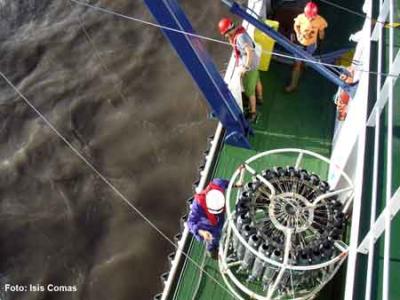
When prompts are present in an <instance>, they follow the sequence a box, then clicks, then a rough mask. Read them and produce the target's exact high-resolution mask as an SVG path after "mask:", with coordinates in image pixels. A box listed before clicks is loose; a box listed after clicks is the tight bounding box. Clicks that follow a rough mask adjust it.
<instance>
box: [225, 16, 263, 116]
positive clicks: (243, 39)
mask: <svg viewBox="0 0 400 300" xmlns="http://www.w3.org/2000/svg"><path fill="white" fill-rule="evenodd" d="M218 29H219V32H220V33H221V35H223V36H224V37H225V38H227V39H229V42H230V44H231V45H232V47H233V50H234V55H235V58H236V66H237V67H239V72H240V74H241V76H242V80H243V86H244V93H245V95H246V96H247V97H248V98H249V103H250V111H249V120H250V121H252V122H254V121H255V119H256V116H257V108H256V103H257V101H258V102H259V103H260V104H261V103H262V85H261V81H260V76H259V73H258V65H259V63H260V55H259V54H258V53H257V52H256V51H255V50H256V47H255V44H254V42H253V40H252V39H251V37H250V35H249V34H248V33H247V32H246V30H245V29H244V28H243V27H242V26H236V25H235V23H233V22H232V20H231V19H228V18H224V19H221V20H220V21H219V23H218ZM256 90H257V91H256Z"/></svg>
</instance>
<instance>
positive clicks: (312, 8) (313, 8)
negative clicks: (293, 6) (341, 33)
mask: <svg viewBox="0 0 400 300" xmlns="http://www.w3.org/2000/svg"><path fill="white" fill-rule="evenodd" d="M304 14H305V16H306V17H307V18H315V17H316V16H317V15H318V6H317V4H315V3H314V2H311V1H310V2H308V3H307V4H306V6H305V7H304Z"/></svg>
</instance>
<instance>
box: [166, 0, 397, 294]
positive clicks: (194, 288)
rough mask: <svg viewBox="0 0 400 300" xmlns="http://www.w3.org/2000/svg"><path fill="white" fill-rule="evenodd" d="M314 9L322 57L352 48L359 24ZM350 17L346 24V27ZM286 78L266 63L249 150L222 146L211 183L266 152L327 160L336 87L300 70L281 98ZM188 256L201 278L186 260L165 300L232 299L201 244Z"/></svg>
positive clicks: (286, 70) (282, 69) (282, 159)
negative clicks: (321, 28) (300, 152)
mask: <svg viewBox="0 0 400 300" xmlns="http://www.w3.org/2000/svg"><path fill="white" fill-rule="evenodd" d="M339 2H340V1H339ZM342 2H343V3H344V4H345V6H346V7H348V8H350V9H354V10H356V11H361V5H362V3H361V2H360V1H357V0H348V1H342ZM320 8H321V11H322V12H323V15H324V17H325V18H326V19H327V20H328V22H329V24H330V26H329V28H328V30H327V32H326V36H327V37H328V39H327V40H326V41H324V45H323V47H322V48H323V50H322V53H324V52H327V51H329V50H330V51H333V50H338V49H341V48H346V47H352V46H354V45H352V44H350V43H349V42H348V36H349V34H350V33H351V32H356V31H358V30H359V29H360V28H361V23H362V22H363V19H362V18H358V17H354V16H353V17H352V16H348V15H346V17H348V19H346V20H347V21H346V22H343V21H342V20H343V17H344V15H343V13H342V12H340V11H339V13H338V11H337V10H336V9H334V8H332V7H330V6H327V5H324V4H321V5H320ZM350 17H351V22H348V20H349V19H350ZM329 37H331V38H329ZM290 73H291V66H288V65H284V64H279V63H276V62H272V63H271V67H270V70H269V71H268V72H261V79H262V82H263V87H264V95H263V100H264V103H263V105H262V106H260V107H258V114H259V116H258V118H257V121H256V123H255V124H253V129H254V133H255V134H254V136H253V137H251V138H250V142H251V145H252V147H253V149H252V150H245V149H239V148H235V147H232V146H226V145H225V146H223V149H222V151H221V152H220V153H219V157H218V162H217V166H216V168H215V170H214V174H213V177H225V178H230V177H231V176H232V173H233V172H234V171H235V169H236V168H237V167H238V165H239V164H240V163H242V162H243V161H244V160H246V159H247V158H249V157H251V156H253V155H254V154H256V153H259V152H263V151H266V150H271V149H278V148H301V149H306V150H311V151H314V152H317V153H319V154H321V155H323V156H326V157H329V156H330V151H331V140H332V134H333V126H334V119H335V109H336V106H335V105H334V104H333V102H332V97H333V95H334V94H335V92H336V87H335V86H334V85H333V84H331V83H330V82H328V81H327V80H326V79H324V78H323V77H322V76H321V75H319V74H317V73H316V72H315V71H314V70H312V69H311V68H306V69H305V71H304V73H303V74H302V77H301V81H300V85H299V87H298V89H297V90H296V91H295V92H294V93H291V94H287V93H285V92H284V86H285V85H286V84H287V83H288V82H289V79H290ZM265 163H266V166H262V167H261V166H254V167H256V169H260V168H262V169H266V168H269V167H271V166H287V165H294V160H293V158H288V157H287V156H284V155H279V156H275V157H274V160H273V162H265ZM302 166H303V167H304V168H306V169H308V170H310V171H313V172H316V173H318V174H320V175H322V176H323V175H326V173H327V169H326V166H325V165H321V164H320V163H318V162H317V161H316V160H313V159H305V160H304V162H303V165H302ZM188 254H189V255H190V257H191V258H192V259H193V260H194V261H195V262H196V264H198V265H200V266H202V267H203V268H204V270H205V271H206V272H207V274H204V273H202V272H201V271H200V270H199V268H198V266H196V265H194V264H193V263H192V262H190V261H188V260H187V259H186V260H185V262H184V265H183V267H182V269H181V273H180V274H179V276H176V278H175V280H177V281H178V282H177V285H176V289H175V290H174V291H173V292H172V293H171V294H170V297H169V299H179V300H189V299H197V300H200V299H202V300H214V299H215V300H226V299H234V298H233V297H232V295H231V294H230V293H229V292H228V291H227V289H226V287H224V283H223V279H222V277H221V275H220V273H219V270H218V265H217V263H216V262H215V261H213V260H211V259H210V258H208V257H207V256H206V255H205V251H204V246H203V245H202V244H201V243H199V242H197V241H195V240H193V239H192V240H191V241H190V246H189V249H188ZM342 269H343V268H342ZM208 275H210V276H212V277H213V278H214V279H215V281H214V280H212V279H210V277H209V276H208ZM340 277H342V276H340V275H339V279H336V280H334V281H338V282H341V283H339V284H337V282H332V281H331V282H330V283H329V284H328V285H327V286H326V287H325V288H324V289H323V291H322V292H321V296H320V297H318V299H324V300H329V299H337V296H338V290H337V289H338V285H340V284H342V281H341V278H340ZM216 281H217V282H218V283H217V282H216ZM221 285H222V286H221ZM399 299H400V298H399Z"/></svg>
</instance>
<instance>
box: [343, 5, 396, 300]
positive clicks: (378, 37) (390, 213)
mask: <svg viewBox="0 0 400 300" xmlns="http://www.w3.org/2000/svg"><path fill="white" fill-rule="evenodd" d="M372 4H373V3H372V1H370V0H367V1H365V3H364V7H363V10H364V12H365V13H366V15H367V18H366V19H365V23H364V29H363V35H362V36H363V38H362V39H361V40H360V42H359V45H358V46H360V45H362V46H361V47H360V49H362V51H364V52H365V53H366V54H368V55H363V56H362V60H361V61H362V66H363V69H364V70H370V66H369V61H370V55H369V54H370V49H371V46H372V45H373V46H374V47H375V46H377V62H376V65H377V68H376V72H377V74H376V77H377V78H376V94H375V95H370V96H372V97H375V96H376V101H375V103H374V105H373V108H372V110H371V112H370V114H369V115H368V118H365V120H364V116H365V117H366V116H367V115H366V114H365V115H364V114H363V113H361V114H359V115H358V117H359V118H360V119H359V122H363V124H364V125H363V126H362V127H361V128H360V129H359V130H358V132H357V138H356V141H357V144H356V146H355V147H357V148H358V149H357V156H356V157H357V158H356V172H355V173H356V180H355V200H354V206H353V219H352V229H351V235H350V239H351V241H350V248H349V250H350V252H349V258H348V265H347V275H346V286H345V298H344V299H345V300H351V299H358V296H359V295H357V294H356V293H355V284H354V283H355V276H356V273H357V272H356V268H357V264H356V263H357V258H358V256H359V255H367V257H368V260H367V261H368V263H367V267H366V270H367V273H366V282H365V297H364V299H366V300H371V299H375V297H374V296H373V290H372V284H373V283H372V279H373V276H374V275H373V274H374V258H376V253H374V247H375V243H376V242H377V241H378V240H379V238H381V237H382V238H384V247H383V278H382V292H381V294H379V295H378V294H377V295H376V297H378V299H382V300H389V299H390V298H389V295H390V290H389V282H390V271H391V270H390V245H391V240H390V237H391V226H392V219H393V218H394V217H395V216H396V214H397V213H398V212H399V210H400V187H397V188H395V189H393V126H394V124H393V112H394V111H393V101H394V86H395V84H396V81H397V79H398V75H399V73H400V51H397V53H396V55H394V49H395V43H394V28H393V27H392V26H389V28H385V30H388V31H387V32H388V34H389V44H388V45H386V46H387V47H388V49H389V51H388V63H387V66H389V68H388V72H387V73H385V74H384V73H382V72H383V63H382V62H383V60H384V57H383V47H384V46H385V45H384V42H383V39H384V35H383V28H384V24H393V22H394V0H380V1H379V15H378V17H377V18H376V19H377V22H374V23H375V24H373V23H372V20H373V15H372V11H373V10H372V8H373V6H372ZM371 28H373V29H372V31H371V30H370V29H371ZM375 43H377V45H376V44H375ZM364 73H366V72H364ZM361 76H362V75H361ZM368 77H369V78H373V77H372V76H371V75H369V74H368ZM371 80H372V79H371ZM366 87H368V84H367V85H366ZM367 91H368V88H367V89H365V91H364V94H365V95H364V101H365V102H367V100H368V93H367ZM365 108H366V105H365V106H364V107H363V109H365ZM385 109H386V114H387V116H386V120H387V132H386V135H387V141H386V151H387V153H386V159H385V162H384V163H385V165H386V170H385V171H380V170H379V162H380V161H382V160H380V158H379V156H380V153H379V145H380V141H381V140H382V136H381V135H382V129H381V126H380V124H381V122H382V120H383V119H382V118H381V115H382V113H383V112H384V111H385ZM346 121H347V120H346ZM367 127H371V128H373V130H374V147H373V165H372V182H371V181H370V180H371V179H369V178H364V176H363V171H364V169H365V168H364V157H365V155H364V153H365V143H366V129H367ZM381 155H382V154H381ZM347 158H348V157H347ZM344 160H346V159H344ZM345 164H348V162H347V161H346V162H345ZM383 173H385V174H383ZM357 174H358V175H357ZM382 178H386V182H385V203H382V206H383V209H382V211H381V213H380V214H379V216H378V217H377V218H376V215H377V199H378V192H379V186H378V182H379V181H380V179H382ZM363 183H364V184H371V183H372V193H371V206H370V208H368V209H369V210H370V226H369V231H368V232H367V233H366V234H365V236H364V237H362V238H361V239H359V225H360V215H361V203H362V192H363ZM393 191H395V192H394V193H393ZM367 196H368V195H367ZM365 200H367V199H364V201H363V202H365ZM392 271H394V270H392Z"/></svg>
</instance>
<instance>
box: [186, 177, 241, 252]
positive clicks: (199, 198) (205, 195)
mask: <svg viewBox="0 0 400 300" xmlns="http://www.w3.org/2000/svg"><path fill="white" fill-rule="evenodd" d="M228 185H229V181H228V180H225V179H221V178H215V179H213V180H212V181H211V182H210V183H209V184H208V185H207V187H206V188H205V189H204V190H203V191H202V192H200V193H198V194H195V195H194V201H193V203H192V205H191V206H190V213H189V217H188V221H187V223H188V226H189V230H190V232H191V233H192V234H193V235H194V236H195V238H196V239H197V240H198V241H205V242H206V245H207V250H208V252H209V255H210V257H211V258H213V259H217V258H218V245H219V240H220V238H221V231H222V227H223V225H224V221H225V190H226V188H227V187H228ZM240 186H241V184H239V183H236V184H235V185H234V187H240Z"/></svg>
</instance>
